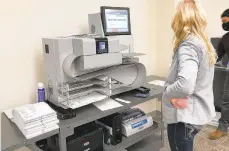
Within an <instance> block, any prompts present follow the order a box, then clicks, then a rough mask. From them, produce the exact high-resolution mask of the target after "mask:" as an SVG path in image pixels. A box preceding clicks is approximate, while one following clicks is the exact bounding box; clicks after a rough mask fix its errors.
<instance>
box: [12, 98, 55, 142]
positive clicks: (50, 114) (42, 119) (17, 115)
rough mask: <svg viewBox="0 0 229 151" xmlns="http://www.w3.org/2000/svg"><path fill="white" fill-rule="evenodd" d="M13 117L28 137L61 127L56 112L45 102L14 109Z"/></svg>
mask: <svg viewBox="0 0 229 151" xmlns="http://www.w3.org/2000/svg"><path fill="white" fill-rule="evenodd" d="M13 118H14V122H15V124H16V125H17V126H18V128H19V129H20V130H21V132H22V133H23V134H24V136H25V137H26V138H27V139H30V138H33V137H36V136H39V135H41V134H43V133H47V132H50V131H52V130H55V129H58V128H59V126H58V123H59V120H58V119H57V114H56V112H55V111H54V110H53V109H52V108H51V107H50V106H49V105H48V104H46V103H44V102H41V103H36V104H27V105H24V106H20V107H18V108H15V109H13Z"/></svg>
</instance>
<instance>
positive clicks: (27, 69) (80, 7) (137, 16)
mask: <svg viewBox="0 0 229 151" xmlns="http://www.w3.org/2000/svg"><path fill="white" fill-rule="evenodd" d="M149 2H150V3H152V4H153V5H152V6H153V8H150V7H149V5H148V3H149ZM154 3H155V0H83V1H82V0H65V1H63V0H20V1H15V0H5V1H1V5H0V23H1V26H0V27H1V28H0V33H1V36H0V41H1V42H0V53H1V54H0V69H1V70H0V75H1V78H0V83H1V87H0V96H1V100H0V103H1V105H0V111H2V110H5V109H8V108H12V107H16V106H18V105H22V104H26V103H32V102H34V101H35V100H36V87H37V83H38V81H43V80H44V64H43V54H42V44H41V38H42V37H49V36H61V35H69V34H81V33H85V32H87V30H88V25H87V22H88V20H87V15H88V14H89V13H96V12H99V11H100V6H102V5H107V6H127V7H130V9H131V21H132V33H133V35H134V46H135V51H136V52H142V53H146V54H147V55H146V56H144V57H141V58H140V60H141V62H143V63H144V64H145V65H146V67H147V71H148V74H152V73H155V68H154V65H155V60H156V59H155V58H156V56H155V55H153V54H154V51H155V50H156V46H155V44H156V42H155V39H156V31H155V30H156V29H155V24H156V18H155V16H156V13H155V12H154V11H153V10H155V11H156V9H155V8H156V7H155V5H154ZM151 9H152V10H151ZM149 11H150V13H151V14H152V16H149V15H148V14H149ZM149 20H150V21H149ZM151 26H152V27H151ZM149 30H150V31H151V32H152V33H153V34H151V33H149V32H148V31H149ZM149 39H150V40H149ZM143 108H144V106H143ZM23 150H24V149H23Z"/></svg>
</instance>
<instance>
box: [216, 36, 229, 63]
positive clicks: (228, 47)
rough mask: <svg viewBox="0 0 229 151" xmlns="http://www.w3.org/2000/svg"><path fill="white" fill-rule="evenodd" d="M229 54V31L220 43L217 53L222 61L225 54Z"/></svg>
mask: <svg viewBox="0 0 229 151" xmlns="http://www.w3.org/2000/svg"><path fill="white" fill-rule="evenodd" d="M225 54H227V55H228V56H229V32H228V33H227V34H225V35H224V36H223V37H222V39H221V41H220V43H219V45H218V49H217V55H218V59H217V62H218V61H221V60H222V58H223V56H224V55H225Z"/></svg>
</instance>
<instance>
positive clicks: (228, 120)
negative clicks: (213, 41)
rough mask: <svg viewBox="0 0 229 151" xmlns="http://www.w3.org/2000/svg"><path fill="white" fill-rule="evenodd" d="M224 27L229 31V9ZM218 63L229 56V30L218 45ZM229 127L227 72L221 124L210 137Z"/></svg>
mask: <svg viewBox="0 0 229 151" xmlns="http://www.w3.org/2000/svg"><path fill="white" fill-rule="evenodd" d="M221 20H222V27H223V29H224V30H225V31H229V9H227V10H225V11H224V12H223V14H222V16H221ZM217 53H218V59H217V62H218V64H221V63H220V62H221V60H222V58H223V57H224V55H225V54H227V55H228V56H229V32H228V33H226V34H225V35H224V36H223V37H222V39H221V42H220V43H219V46H218V52H217ZM228 128H229V73H227V77H226V80H225V82H224V94H223V100H222V107H221V118H220V119H219V126H218V128H217V130H216V131H214V132H213V133H211V134H210V136H209V138H210V139H212V140H216V139H219V138H221V137H223V136H226V135H227V134H228Z"/></svg>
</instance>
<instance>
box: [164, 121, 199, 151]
mask: <svg viewBox="0 0 229 151" xmlns="http://www.w3.org/2000/svg"><path fill="white" fill-rule="evenodd" d="M199 131H200V129H198V128H196V127H194V126H192V125H190V124H185V123H176V124H168V139H169V145H170V148H171V151H193V141H194V137H195V136H196V134H197V133H198V132H199Z"/></svg>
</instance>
